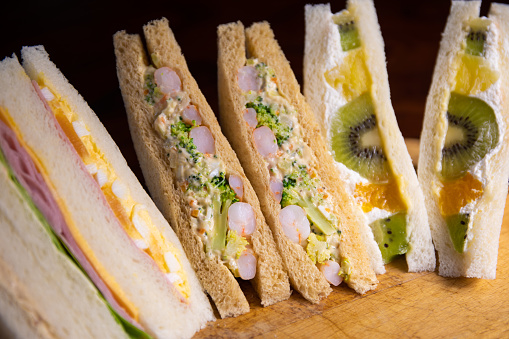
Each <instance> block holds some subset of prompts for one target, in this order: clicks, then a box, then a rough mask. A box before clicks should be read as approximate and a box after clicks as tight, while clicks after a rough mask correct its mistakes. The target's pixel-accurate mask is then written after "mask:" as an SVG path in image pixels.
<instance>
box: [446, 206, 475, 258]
mask: <svg viewBox="0 0 509 339" xmlns="http://www.w3.org/2000/svg"><path fill="white" fill-rule="evenodd" d="M445 222H446V224H447V229H448V230H449V235H450V237H451V241H452V244H453V245H454V249H455V250H456V252H458V253H463V251H464V250H465V244H466V240H467V230H468V224H469V222H470V215H469V214H464V213H459V214H455V215H451V216H448V217H446V218H445Z"/></svg>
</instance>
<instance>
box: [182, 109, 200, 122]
mask: <svg viewBox="0 0 509 339" xmlns="http://www.w3.org/2000/svg"><path fill="white" fill-rule="evenodd" d="M182 119H183V120H184V122H185V123H186V124H189V125H192V123H193V120H194V122H195V123H196V125H197V126H199V125H201V115H200V112H198V110H197V109H196V107H195V106H194V105H189V106H187V107H186V108H184V111H182Z"/></svg>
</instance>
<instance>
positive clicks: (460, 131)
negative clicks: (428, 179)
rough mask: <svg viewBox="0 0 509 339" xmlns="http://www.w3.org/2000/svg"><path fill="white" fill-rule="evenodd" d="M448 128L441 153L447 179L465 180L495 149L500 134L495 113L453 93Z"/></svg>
mask: <svg viewBox="0 0 509 339" xmlns="http://www.w3.org/2000/svg"><path fill="white" fill-rule="evenodd" d="M447 120H448V122H449V127H448V129H447V135H446V137H445V143H444V148H443V149H442V171H441V173H440V174H441V176H442V177H443V178H444V179H447V180H451V179H456V178H460V177H462V176H464V175H465V174H466V172H467V171H468V170H469V169H470V168H471V167H472V166H474V165H475V164H477V163H478V162H479V161H481V160H482V159H483V158H484V157H485V156H486V154H488V153H489V152H490V151H491V150H492V149H494V148H495V147H496V145H497V144H498V140H499V131H498V124H497V118H496V116H495V112H494V111H493V108H491V106H490V105H488V104H487V103H486V102H484V101H483V100H481V99H478V98H474V97H470V96H467V95H463V94H459V93H455V92H452V93H451V98H450V99H449V106H448V108H447Z"/></svg>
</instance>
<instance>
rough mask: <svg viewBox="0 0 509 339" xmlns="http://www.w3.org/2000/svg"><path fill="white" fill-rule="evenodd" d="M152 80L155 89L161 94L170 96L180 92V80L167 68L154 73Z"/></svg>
mask: <svg viewBox="0 0 509 339" xmlns="http://www.w3.org/2000/svg"><path fill="white" fill-rule="evenodd" d="M154 79H155V81H156V84H157V87H159V90H160V91H161V92H162V93H163V94H172V93H176V92H180V91H181V89H182V87H181V86H182V83H181V82H180V78H179V76H178V75H177V73H175V71H174V70H172V69H171V68H169V67H161V68H159V69H157V70H156V71H155V72H154Z"/></svg>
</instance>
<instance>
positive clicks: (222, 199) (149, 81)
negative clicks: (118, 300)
mask: <svg viewBox="0 0 509 339" xmlns="http://www.w3.org/2000/svg"><path fill="white" fill-rule="evenodd" d="M156 72H161V74H165V75H164V77H161V78H158V77H156V76H155V73H156ZM168 79H170V80H172V81H175V82H173V83H170V84H172V85H175V90H172V91H171V92H170V91H169V90H167V89H168V88H169V87H166V88H165V86H166V84H165V83H164V82H165V81H170V80H168ZM158 81H159V83H158ZM161 89H163V90H167V92H166V93H164V92H162V91H161ZM145 92H146V97H145V100H146V101H147V102H148V103H149V104H150V105H153V106H154V107H155V110H156V119H155V121H154V129H155V130H156V132H157V133H158V135H159V136H160V137H161V138H162V139H163V140H164V141H165V151H166V156H167V159H168V161H169V164H170V167H171V169H172V171H173V174H174V177H175V181H176V183H177V184H178V187H179V188H180V190H181V191H182V193H183V195H184V197H185V199H186V201H187V208H188V211H189V214H190V216H191V226H192V227H193V229H194V231H195V232H196V234H198V236H199V237H200V239H201V241H202V244H203V250H204V251H205V253H206V254H207V256H208V258H210V259H211V260H218V261H220V262H222V263H223V264H224V265H226V267H228V269H229V270H230V271H231V272H232V273H233V275H234V276H235V277H240V278H242V279H244V280H249V279H252V278H253V277H254V274H255V269H254V270H251V269H249V270H250V273H245V272H246V270H244V269H243V268H244V266H242V265H241V264H240V262H242V260H241V256H243V255H244V254H245V253H246V252H249V253H251V254H250V255H251V256H250V258H255V257H254V253H253V252H252V247H251V245H250V243H249V241H250V237H251V234H252V232H253V231H254V228H255V224H256V220H255V216H254V212H253V210H252V208H251V206H250V205H249V204H246V203H242V202H241V200H242V194H243V193H242V192H243V184H242V181H241V179H240V177H239V176H236V175H235V174H234V173H228V171H227V170H226V166H225V164H224V162H223V161H222V159H221V158H220V157H219V156H218V155H217V154H216V152H215V143H214V137H213V136H212V134H211V132H210V130H209V129H208V127H207V126H205V125H202V124H201V116H200V114H199V108H198V107H196V106H195V105H193V103H192V102H191V99H190V97H189V94H188V93H187V92H186V91H184V90H182V89H181V87H180V80H179V78H178V76H177V75H176V73H175V72H174V71H173V70H171V69H170V68H168V67H162V68H159V69H157V70H156V69H155V68H154V67H152V66H150V67H148V68H147V70H146V72H145ZM187 112H193V113H194V114H195V115H194V116H192V117H188V116H187V115H186V114H188V113H187ZM233 178H236V179H237V180H238V181H240V183H239V184H237V185H236V186H234V185H233V183H232V182H233ZM234 188H236V190H234ZM239 209H240V213H241V214H240V215H238V213H239ZM244 218H245V219H244ZM254 260H256V259H254ZM251 264H252V262H251ZM251 268H252V265H251Z"/></svg>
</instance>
